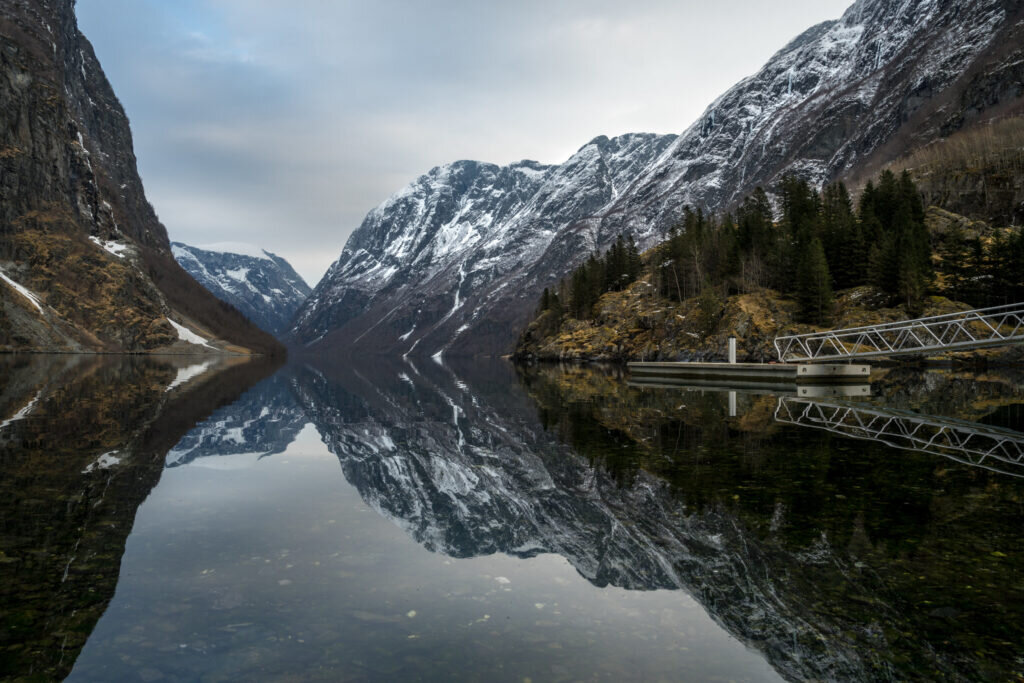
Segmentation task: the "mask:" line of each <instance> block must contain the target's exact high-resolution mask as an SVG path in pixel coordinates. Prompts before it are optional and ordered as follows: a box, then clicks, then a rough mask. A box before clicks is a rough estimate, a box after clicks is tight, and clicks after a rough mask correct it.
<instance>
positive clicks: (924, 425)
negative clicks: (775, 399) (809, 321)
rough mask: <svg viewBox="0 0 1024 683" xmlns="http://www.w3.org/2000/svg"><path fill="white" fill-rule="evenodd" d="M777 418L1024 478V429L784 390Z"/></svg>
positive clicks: (782, 421) (777, 410)
mask: <svg viewBox="0 0 1024 683" xmlns="http://www.w3.org/2000/svg"><path fill="white" fill-rule="evenodd" d="M775 420H776V421H777V422H781V423H785V424H793V425H799V426H801V427H812V428H815V429H822V430H825V431H828V432H832V433H835V434H839V435H841V436H845V437H852V438H854V439H865V440H869V441H877V442H880V443H884V444H886V445H888V446H892V447H893V448H900V449H904V450H913V451H920V452H922V453H930V454H932V455H941V456H943V457H946V458H951V459H953V460H956V461H957V462H960V463H963V464H965V465H971V466H973V467H983V468H985V469H988V470H992V471H995V472H999V473H1001V474H1008V475H1010V476H1013V477H1021V478H1024V434H1022V433H1020V432H1016V431H1012V430H1009V429H1001V428H999V427H991V426H989V425H984V424H980V423H978V422H968V421H965V420H957V419H953V418H946V417H937V416H934V415H921V414H918V413H914V412H910V411H905V410H893V409H889V408H879V407H876V406H872V405H870V404H864V403H857V402H852V401H838V400H828V401H821V400H816V399H804V398H797V397H793V396H780V397H779V403H778V405H777V406H776V408H775Z"/></svg>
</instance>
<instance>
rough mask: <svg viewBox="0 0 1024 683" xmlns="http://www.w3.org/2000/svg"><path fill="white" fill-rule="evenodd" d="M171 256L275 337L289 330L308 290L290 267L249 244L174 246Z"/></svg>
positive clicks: (176, 244) (207, 286)
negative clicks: (289, 325)
mask: <svg viewBox="0 0 1024 683" xmlns="http://www.w3.org/2000/svg"><path fill="white" fill-rule="evenodd" d="M171 251H172V252H173V253H174V258H175V259H176V260H177V261H178V263H179V264H180V265H181V267H182V268H184V269H185V270H186V271H187V272H188V274H189V275H191V276H192V277H194V278H195V279H196V280H198V281H199V284H201V285H202V286H204V287H206V289H208V290H210V292H212V293H213V295H214V296H216V297H217V298H218V299H220V300H221V301H226V302H227V303H229V304H231V305H232V306H234V307H235V308H237V309H238V310H240V311H241V312H242V313H244V314H245V317H247V318H248V319H249V320H251V321H253V322H254V323H256V325H258V326H259V327H261V328H262V329H264V330H266V331H267V332H270V333H271V334H274V335H278V334H282V333H284V332H286V331H287V330H288V324H289V323H290V322H291V320H292V317H293V316H294V315H295V311H296V310H298V308H299V306H300V305H302V302H303V301H305V300H306V297H307V296H309V293H310V291H311V290H310V288H309V285H307V284H306V281H305V280H303V279H302V277H301V276H300V275H299V274H298V273H296V272H295V269H294V268H292V266H291V264H290V263H288V262H287V261H286V260H284V259H283V258H281V257H280V256H277V255H276V254H271V253H270V252H269V251H265V250H263V249H259V248H257V247H254V246H252V245H248V244H235V243H222V244H211V245H204V246H199V247H192V246H189V245H187V244H182V243H181V242H172V243H171Z"/></svg>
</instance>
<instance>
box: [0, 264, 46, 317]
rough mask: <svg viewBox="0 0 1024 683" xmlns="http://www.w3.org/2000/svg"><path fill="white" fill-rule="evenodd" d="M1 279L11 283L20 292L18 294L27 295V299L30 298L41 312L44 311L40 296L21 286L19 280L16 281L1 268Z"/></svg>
mask: <svg viewBox="0 0 1024 683" xmlns="http://www.w3.org/2000/svg"><path fill="white" fill-rule="evenodd" d="M0 280H3V281H4V282H6V283H7V284H9V285H10V286H11V287H14V290H15V291H16V292H18V294H21V295H22V296H23V297H25V298H26V299H28V300H29V301H31V302H32V305H33V306H35V307H36V308H38V309H39V312H40V313H42V312H43V307H42V305H41V304H40V303H39V297H37V296H36V295H35V294H33V293H32V292H30V291H28V289H27V288H25V287H22V286H21V285H19V284H18V283H17V282H15V281H14V280H12V279H11V278H9V277H7V274H6V273H4V271H2V270H0Z"/></svg>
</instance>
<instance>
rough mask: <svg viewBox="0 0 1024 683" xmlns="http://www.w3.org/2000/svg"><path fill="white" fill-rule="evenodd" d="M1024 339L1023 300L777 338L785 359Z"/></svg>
mask: <svg viewBox="0 0 1024 683" xmlns="http://www.w3.org/2000/svg"><path fill="white" fill-rule="evenodd" d="M1014 342H1024V303H1016V304H1008V305H1006V306H993V307H992V308H979V309H974V310H970V311H961V312H959V313H947V314H945V315H936V316H931V317H928V318H916V319H914V320H903V321H899V322H892V323H883V324H880V325H865V326H863V327H848V328H845V329H839V330H828V331H826V332H811V333H808V334H794V335H786V336H781V337H776V338H775V352H776V353H777V354H778V356H779V360H780V361H781V362H783V363H834V362H836V361H837V360H847V359H855V358H876V357H879V356H898V355H905V354H924V353H934V352H943V351H957V350H966V349H980V348H985V347H990V346H1002V345H1004V344H1012V343H1014Z"/></svg>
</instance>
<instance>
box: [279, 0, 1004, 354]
mask: <svg viewBox="0 0 1024 683" xmlns="http://www.w3.org/2000/svg"><path fill="white" fill-rule="evenodd" d="M1022 18H1024V9H1022V7H1021V3H1019V2H1010V1H1008V0H980V1H978V0H906V1H903V0H900V1H897V0H858V2H857V3H856V4H854V5H853V6H852V7H851V8H850V9H849V10H848V11H847V12H846V13H845V14H844V15H843V17H842V18H841V19H839V20H837V21H833V22H825V23H823V24H819V25H818V26H815V27H812V28H811V29H809V30H807V31H806V32H804V33H803V34H802V35H800V36H799V37H797V38H796V39H795V40H793V41H792V42H791V43H790V44H789V45H787V46H785V47H784V48H783V49H782V50H780V51H779V52H778V53H777V54H775V55H774V56H773V57H772V58H771V59H770V60H769V62H768V63H767V64H766V65H765V66H764V67H763V68H762V69H761V70H760V71H759V72H758V73H756V74H754V75H753V76H750V77H749V78H746V79H744V80H743V81H741V82H740V83H738V84H737V85H736V86H734V87H733V88H731V89H730V90H729V91H728V92H726V93H725V94H724V95H722V96H721V97H720V98H719V99H718V100H716V101H715V102H714V103H712V105H711V106H710V107H709V108H708V109H707V111H706V112H705V113H704V114H703V115H702V116H701V118H700V119H699V120H698V121H697V122H696V123H694V124H693V125H692V126H691V127H690V128H689V129H687V130H686V131H685V132H684V133H683V134H682V135H680V136H678V137H674V136H657V135H626V136H622V137H619V138H614V139H611V140H609V139H607V138H603V137H602V138H597V139H596V140H594V141H592V142H591V143H589V144H587V145H585V146H584V147H583V148H581V149H580V151H579V152H578V153H577V154H575V155H574V156H573V157H571V158H570V159H569V160H568V161H566V162H565V163H564V164H561V165H557V166H541V165H538V164H535V163H532V162H522V163H520V164H513V165H510V166H507V167H497V166H493V165H489V164H482V163H479V162H472V161H461V162H456V163H454V164H449V165H446V166H441V167H438V168H435V169H433V170H432V171H431V172H430V173H428V174H426V175H424V176H422V177H421V178H419V179H417V180H416V181H414V182H413V183H411V184H410V185H409V186H407V187H406V188H404V189H403V190H401V191H399V192H398V193H397V194H395V195H394V196H392V197H391V198H390V199H388V200H386V201H385V202H384V203H382V204H381V205H380V206H378V207H377V208H375V209H374V210H373V211H371V212H370V214H369V215H368V216H367V218H366V219H365V221H364V222H363V224H362V225H361V226H360V227H359V229H358V230H357V231H356V232H355V233H354V234H353V235H352V237H351V238H350V239H349V241H348V243H347V244H346V246H345V248H344V250H343V251H342V254H341V257H340V258H339V259H338V261H337V262H335V264H334V265H333V266H332V267H331V269H330V270H329V271H328V273H327V275H326V276H325V277H324V279H323V280H322V281H321V282H320V284H319V285H318V286H317V287H316V288H315V290H314V292H313V294H312V295H311V296H310V298H309V299H308V301H307V303H306V304H305V305H304V306H303V307H302V309H301V310H300V312H299V314H298V316H297V317H296V322H295V327H294V329H293V331H292V339H293V340H294V341H295V342H299V343H301V344H304V345H321V346H325V347H331V348H335V349H346V350H348V351H350V352H353V353H359V352H375V351H385V352H391V353H399V354H406V353H412V354H413V355H416V354H425V355H435V354H437V353H439V352H440V353H442V354H444V353H447V354H449V355H454V354H475V353H504V352H508V351H509V350H510V349H511V347H512V344H513V343H514V339H515V336H516V334H517V332H518V330H519V329H520V327H521V326H522V324H523V323H524V321H525V319H526V317H527V315H528V313H529V312H530V311H531V310H532V308H533V307H534V306H535V304H536V300H537V296H538V294H539V292H540V290H541V289H542V288H543V287H545V286H549V285H552V284H554V283H555V282H556V281H557V280H558V279H560V278H561V277H563V276H564V275H565V274H567V273H568V272H569V270H571V268H572V267H574V266H575V265H577V264H578V263H579V262H580V261H581V260H582V259H584V258H585V257H586V256H587V255H588V254H589V253H591V252H592V251H593V250H594V249H604V248H606V247H607V246H608V245H609V244H610V243H611V242H612V241H613V240H614V239H615V237H616V236H617V235H619V234H622V233H631V234H633V235H634V236H635V237H636V238H637V240H638V241H639V242H640V243H641V244H642V245H645V246H647V245H651V244H653V243H654V242H656V241H658V240H659V239H660V238H662V237H663V236H664V232H665V230H666V229H667V228H668V227H669V226H670V225H671V224H672V223H673V222H674V221H675V220H676V218H677V217H678V215H679V213H680V211H681V209H682V207H683V206H684V205H686V204H692V205H694V206H699V207H703V208H704V209H706V210H710V211H718V210H722V209H725V208H727V207H729V206H731V205H732V204H734V203H735V202H736V201H738V200H739V199H741V198H742V196H744V195H745V194H746V193H748V192H749V191H751V190H752V189H753V188H754V187H755V186H757V185H762V186H766V187H771V186H772V185H773V184H774V183H775V182H776V181H777V180H778V179H779V178H780V177H781V175H782V174H784V173H786V172H794V173H797V174H799V175H801V176H803V177H805V178H807V179H809V180H810V181H812V182H814V183H822V182H825V181H828V180H831V179H834V178H837V177H840V176H843V175H845V174H848V173H852V172H855V171H857V170H859V169H863V168H866V167H868V166H870V165H871V164H872V163H875V162H877V161H879V160H886V159H888V158H892V157H895V156H896V155H898V154H899V153H901V152H903V151H905V150H906V148H907V147H908V146H912V145H915V144H918V143H923V142H927V141H929V140H933V139H935V138H937V137H940V136H942V135H944V134H948V133H949V132H951V131H954V130H957V129H959V128H960V127H962V126H964V125H966V124H969V123H971V122H972V121H975V120H980V119H982V118H984V117H985V116H987V115H989V114H990V113H1005V112H1008V111H1012V110H1014V108H1017V109H1019V108H1020V107H1021V99H1020V94H1021V91H1022V87H1021V81H1022V78H1021V76H1022V74H1021V69H1022V67H1021V64H1022V63H1024V48H1022V47H1021V45H1024V24H1021V23H1020V20H1021V19H1022Z"/></svg>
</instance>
